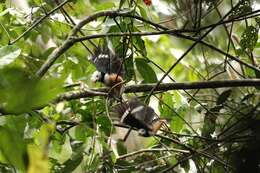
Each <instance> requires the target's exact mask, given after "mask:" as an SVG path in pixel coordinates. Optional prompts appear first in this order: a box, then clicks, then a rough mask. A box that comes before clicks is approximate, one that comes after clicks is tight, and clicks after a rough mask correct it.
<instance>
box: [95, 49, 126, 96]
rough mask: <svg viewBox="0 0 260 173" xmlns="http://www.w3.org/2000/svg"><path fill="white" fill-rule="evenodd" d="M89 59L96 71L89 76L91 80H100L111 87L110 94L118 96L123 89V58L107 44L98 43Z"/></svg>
mask: <svg viewBox="0 0 260 173" xmlns="http://www.w3.org/2000/svg"><path fill="white" fill-rule="evenodd" d="M90 61H91V62H92V63H93V64H94V65H95V67H96V71H95V72H94V73H93V74H92V76H91V81H92V82H94V83H96V82H101V83H103V84H104V85H105V86H107V87H110V88H113V90H112V91H111V93H112V95H115V96H116V97H120V95H121V94H122V92H123V91H122V90H123V85H122V83H123V81H124V80H123V77H124V73H125V72H124V67H123V59H122V58H120V57H119V56H118V55H117V54H116V53H115V52H114V50H113V49H112V48H109V47H108V46H107V45H99V46H98V47H97V48H96V49H95V51H94V54H93V55H92V56H91V57H90Z"/></svg>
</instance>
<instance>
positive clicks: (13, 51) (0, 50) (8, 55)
mask: <svg viewBox="0 0 260 173" xmlns="http://www.w3.org/2000/svg"><path fill="white" fill-rule="evenodd" d="M20 53H21V49H20V48H19V47H17V46H14V45H8V46H3V47H0V68H3V67H4V66H5V65H8V64H10V63H12V62H13V61H14V60H15V59H16V58H17V57H18V56H19V55H20Z"/></svg>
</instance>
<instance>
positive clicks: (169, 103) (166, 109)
mask: <svg viewBox="0 0 260 173" xmlns="http://www.w3.org/2000/svg"><path fill="white" fill-rule="evenodd" d="M162 101H163V102H160V105H159V110H160V113H161V117H163V118H172V115H173V111H172V109H171V108H173V106H174V101H173V99H172V95H171V94H169V93H164V94H163V97H162Z"/></svg>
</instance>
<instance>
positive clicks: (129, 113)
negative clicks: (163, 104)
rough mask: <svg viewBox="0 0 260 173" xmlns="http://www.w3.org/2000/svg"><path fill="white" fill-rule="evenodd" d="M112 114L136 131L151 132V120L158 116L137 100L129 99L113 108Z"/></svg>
mask: <svg viewBox="0 0 260 173" xmlns="http://www.w3.org/2000/svg"><path fill="white" fill-rule="evenodd" d="M114 112H116V114H117V116H118V117H119V118H120V119H121V121H122V122H123V123H125V124H127V125H129V126H132V127H135V128H137V129H145V130H148V131H151V130H152V126H153V120H154V119H157V118H158V116H157V114H156V113H155V112H154V110H153V109H152V108H151V107H149V106H147V105H145V104H143V103H142V102H140V101H139V100H138V99H131V100H130V101H129V102H125V103H122V104H120V105H118V106H116V107H115V109H114Z"/></svg>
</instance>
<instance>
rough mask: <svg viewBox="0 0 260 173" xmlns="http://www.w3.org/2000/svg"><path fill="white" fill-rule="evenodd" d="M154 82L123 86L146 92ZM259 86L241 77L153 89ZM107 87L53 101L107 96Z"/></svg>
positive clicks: (168, 85) (257, 80)
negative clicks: (239, 78) (240, 78)
mask: <svg viewBox="0 0 260 173" xmlns="http://www.w3.org/2000/svg"><path fill="white" fill-rule="evenodd" d="M155 86H156V84H154V83H153V84H140V85H131V86H126V87H125V93H138V92H148V91H151V89H152V88H154V87H155ZM250 86H251V87H257V86H258V87H259V86H260V79H243V80H221V81H203V82H176V83H162V84H160V85H159V86H158V87H157V88H156V89H155V91H170V90H179V89H186V90H188V89H210V88H226V87H250ZM108 92H109V88H98V89H89V90H85V91H71V92H67V93H65V94H62V95H60V96H58V97H57V98H56V99H55V101H54V102H60V101H63V100H73V99H79V98H85V97H94V96H107V93H108Z"/></svg>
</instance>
